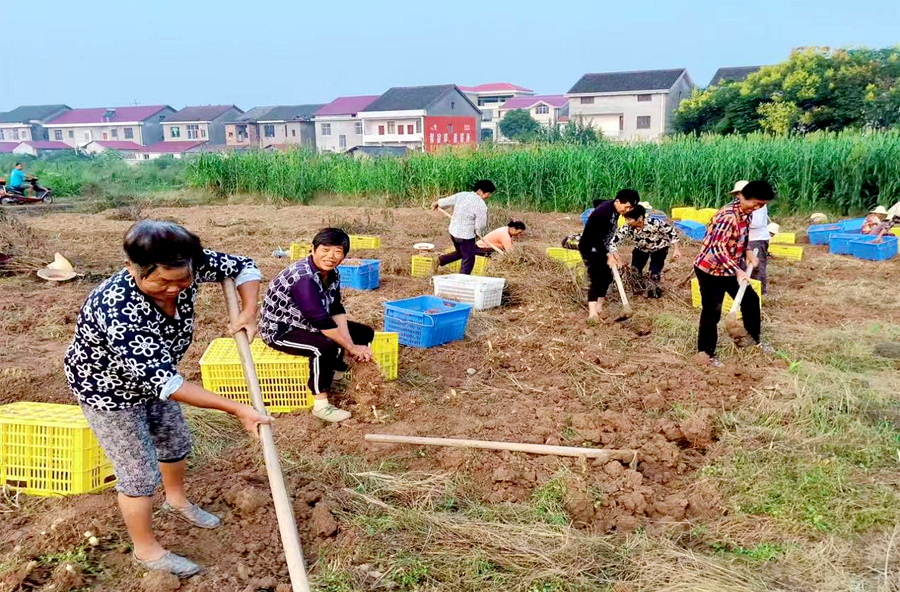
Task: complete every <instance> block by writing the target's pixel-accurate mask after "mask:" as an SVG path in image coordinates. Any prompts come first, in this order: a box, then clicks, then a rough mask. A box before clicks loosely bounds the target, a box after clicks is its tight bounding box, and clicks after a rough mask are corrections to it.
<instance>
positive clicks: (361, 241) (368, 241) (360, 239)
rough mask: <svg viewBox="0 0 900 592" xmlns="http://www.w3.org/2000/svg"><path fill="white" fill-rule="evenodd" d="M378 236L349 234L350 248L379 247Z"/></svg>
mask: <svg viewBox="0 0 900 592" xmlns="http://www.w3.org/2000/svg"><path fill="white" fill-rule="evenodd" d="M380 248H381V237H380V236H360V235H356V234H351V235H350V250H351V251H360V250H366V249H380Z"/></svg>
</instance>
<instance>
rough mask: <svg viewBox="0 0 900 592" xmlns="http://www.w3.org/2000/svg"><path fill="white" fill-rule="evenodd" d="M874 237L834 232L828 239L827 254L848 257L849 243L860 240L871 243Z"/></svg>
mask: <svg viewBox="0 0 900 592" xmlns="http://www.w3.org/2000/svg"><path fill="white" fill-rule="evenodd" d="M875 238H876V237H874V236H866V235H863V234H852V233H846V232H836V233H834V234H832V235H831V238H829V239H828V252H829V253H831V254H832V255H849V254H850V241H854V240H862V241H873V240H875Z"/></svg>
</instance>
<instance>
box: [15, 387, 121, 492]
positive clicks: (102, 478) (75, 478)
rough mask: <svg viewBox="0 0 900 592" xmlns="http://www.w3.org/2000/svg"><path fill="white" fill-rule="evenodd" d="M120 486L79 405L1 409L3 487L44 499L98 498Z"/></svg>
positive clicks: (23, 403) (32, 404)
mask: <svg viewBox="0 0 900 592" xmlns="http://www.w3.org/2000/svg"><path fill="white" fill-rule="evenodd" d="M115 481H116V476H115V474H114V473H113V468H112V463H110V462H109V460H108V459H107V458H106V454H104V453H103V449H102V448H100V443H99V442H98V441H97V438H96V437H95V436H94V433H93V432H92V431H91V428H90V426H88V423H87V420H86V419H85V418H84V413H82V412H81V407H79V406H78V405H58V404H54V403H25V402H22V403H11V404H9V405H2V406H0V487H2V486H8V487H10V488H13V489H16V490H18V491H21V492H22V493H26V494H30V495H40V496H54V495H75V494H79V493H93V492H96V491H101V490H103V489H106V488H107V487H110V486H112V485H113V484H114V483H115Z"/></svg>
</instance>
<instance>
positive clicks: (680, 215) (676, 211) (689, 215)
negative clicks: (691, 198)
mask: <svg viewBox="0 0 900 592" xmlns="http://www.w3.org/2000/svg"><path fill="white" fill-rule="evenodd" d="M696 214H697V208H687V207H684V208H672V220H693V219H694V216H695V215H696Z"/></svg>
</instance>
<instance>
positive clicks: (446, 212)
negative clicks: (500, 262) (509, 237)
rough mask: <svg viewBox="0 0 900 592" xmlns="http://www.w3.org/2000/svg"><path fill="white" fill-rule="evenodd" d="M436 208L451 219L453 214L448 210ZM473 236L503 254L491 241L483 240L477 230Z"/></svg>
mask: <svg viewBox="0 0 900 592" xmlns="http://www.w3.org/2000/svg"><path fill="white" fill-rule="evenodd" d="M438 209H439V210H440V211H442V212H444V214H445V215H446V216H447V217H448V218H450V219H451V220H452V219H453V214H451V213H450V212H448V211H447V210H445V209H444V208H438ZM475 236H477V237H478V240H481V241H484V244H486V245H487V246H489V247H490V248H492V249H494V250H495V251H497V252H498V253H500V254H501V255H502V254H503V251H501V250H500V249H498V248H497V247H495V246H494V245H493V244H491V243H489V242H487V241H486V240H484V237H483V236H481V235H480V234H478V233H477V232H476V233H475Z"/></svg>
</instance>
